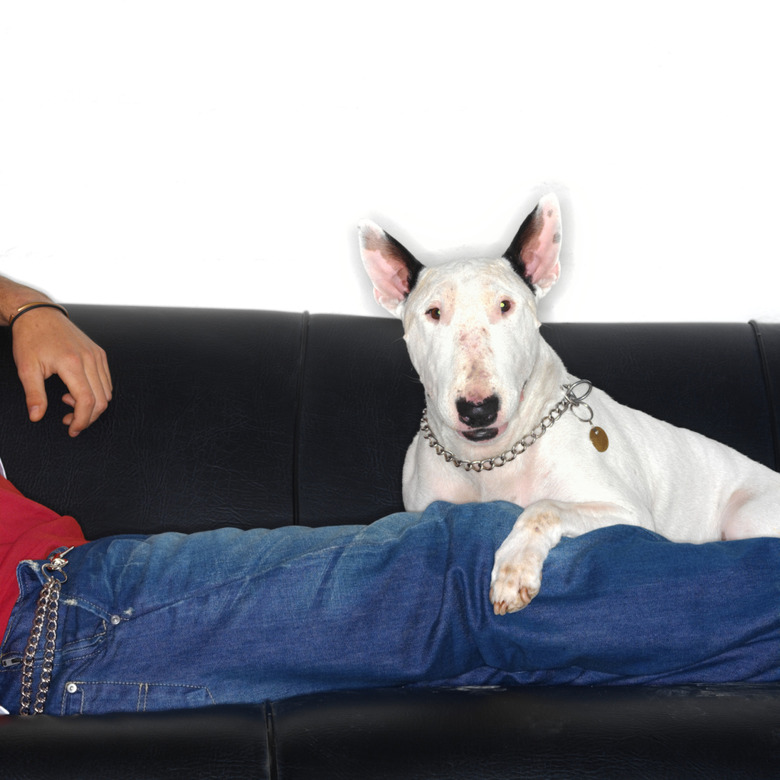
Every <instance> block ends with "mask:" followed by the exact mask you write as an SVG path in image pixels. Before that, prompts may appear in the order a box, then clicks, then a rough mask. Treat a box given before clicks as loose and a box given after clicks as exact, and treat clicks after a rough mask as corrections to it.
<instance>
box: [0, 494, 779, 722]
mask: <svg viewBox="0 0 780 780" xmlns="http://www.w3.org/2000/svg"><path fill="white" fill-rule="evenodd" d="M518 512H519V510H518V509H517V507H514V506H512V505H511V504H507V503H501V502H498V503H493V504H483V505H476V504H472V505H462V506H453V505H450V504H444V503H438V504H434V505H433V506H431V507H430V508H429V509H428V510H426V512H424V513H422V514H407V513H403V514H397V515H392V516H390V517H387V518H385V519H383V520H381V521H378V522H376V523H373V524H372V525H368V526H338V527H329V528H318V529H307V528H299V527H289V528H283V529H277V530H270V531H269V530H250V531H239V530H234V529H224V530H216V531H209V532H205V533H199V534H192V535H182V534H174V533H167V534H161V535H156V536H150V537H138V536H132V537H121V536H120V537H111V538H107V539H102V540H99V541H95V542H91V543H89V544H87V545H85V546H83V547H81V548H77V549H76V550H73V551H72V552H71V553H70V554H69V555H68V559H69V564H68V566H67V567H66V569H65V572H66V573H67V575H68V580H67V582H66V583H65V584H64V585H63V586H62V596H61V600H60V612H59V614H60V618H59V633H58V637H57V652H56V661H55V669H54V675H53V680H52V684H51V689H50V692H49V695H48V701H47V705H46V712H47V713H51V714H76V713H103V712H110V711H136V710H160V709H171V708H179V707H196V706H202V705H208V704H221V703H228V702H260V701H263V700H266V699H273V698H280V697H287V696H292V695H296V694H301V693H309V692H314V691H324V690H334V689H339V688H366V687H372V686H398V685H439V684H445V685H465V684H469V685H473V684H494V685H495V684H498V685H517V684H529V683H548V684H558V683H574V684H609V683H640V682H641V683H674V682H726V681H736V680H742V681H752V682H765V681H769V680H779V679H780V649H778V648H780V540H779V539H757V540H748V541H745V542H725V543H713V544H708V545H680V544H671V543H670V542H667V541H666V540H664V539H662V538H661V537H658V536H656V535H655V534H652V533H650V532H648V531H643V530H641V529H636V528H628V527H625V526H615V527H613V528H608V529H603V530H601V531H596V532H593V533H590V534H586V535H585V536H582V537H579V538H577V539H565V540H563V541H562V542H561V544H560V545H559V546H558V547H557V548H555V549H554V550H553V551H552V553H551V555H550V557H549V558H548V560H547V563H546V564H545V569H544V581H543V584H542V591H541V593H540V595H539V596H538V597H537V598H536V599H535V600H534V602H533V603H532V604H531V605H530V606H529V607H528V608H527V609H525V610H523V611H522V612H519V613H516V614H513V615H508V616H504V617H496V616H495V615H494V614H493V611H492V607H491V605H490V603H489V599H488V591H489V578H490V570H491V567H492V559H493V554H494V552H495V550H496V548H497V547H498V545H499V544H500V543H501V541H502V540H503V539H504V537H505V536H506V535H507V534H508V533H509V530H510V529H511V527H512V525H513V523H514V521H515V519H516V517H517V514H518ZM18 577H19V582H20V588H21V596H20V598H19V601H18V603H17V605H16V607H15V609H14V612H13V615H12V617H11V620H10V623H9V626H8V629H7V631H6V636H5V639H4V642H3V645H2V649H1V650H0V659H2V664H1V665H0V704H2V705H4V706H5V707H6V708H7V709H8V710H10V711H11V712H16V711H18V701H19V693H20V690H19V689H20V679H21V667H20V666H19V665H18V664H15V663H14V660H15V659H16V658H18V657H19V656H21V654H22V651H23V650H24V647H25V644H26V642H27V637H28V634H29V631H30V626H31V624H32V620H33V613H34V610H35V603H36V600H37V597H38V594H39V592H40V586H41V579H42V575H41V574H40V563H39V562H38V563H35V562H26V563H22V564H21V565H20V566H19V569H18ZM39 655H40V652H39ZM38 663H39V664H40V659H39V661H38ZM38 668H40V666H39V667H38ZM34 687H35V688H37V678H36V683H35V686H34Z"/></svg>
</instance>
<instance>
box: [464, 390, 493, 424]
mask: <svg viewBox="0 0 780 780" xmlns="http://www.w3.org/2000/svg"><path fill="white" fill-rule="evenodd" d="M498 405H499V404H498V396H497V395H491V396H488V397H487V398H484V399H483V400H482V401H479V402H478V403H474V402H473V401H467V400H466V399H465V398H459V399H458V400H457V401H456V402H455V407H456V409H457V410H458V417H459V418H460V421H461V422H462V423H465V424H466V425H468V426H469V428H486V427H487V426H488V425H492V424H493V423H494V422H495V421H496V417H498Z"/></svg>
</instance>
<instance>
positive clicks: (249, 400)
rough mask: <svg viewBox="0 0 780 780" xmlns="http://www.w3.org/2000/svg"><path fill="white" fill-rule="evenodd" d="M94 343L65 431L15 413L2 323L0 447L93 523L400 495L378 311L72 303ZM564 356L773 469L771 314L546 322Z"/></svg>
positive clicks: (304, 512)
mask: <svg viewBox="0 0 780 780" xmlns="http://www.w3.org/2000/svg"><path fill="white" fill-rule="evenodd" d="M70 309H71V314H72V316H73V319H74V320H75V321H76V322H77V323H78V324H79V325H80V326H81V327H83V328H84V330H85V331H86V332H88V333H89V334H90V335H91V336H92V337H93V338H94V339H95V340H96V341H97V342H98V343H100V344H101V345H102V346H103V347H105V348H106V350H107V352H108V353H109V361H110V364H111V370H112V374H113V378H114V382H115V399H114V402H113V403H112V404H111V406H110V408H109V410H108V411H107V412H106V413H105V414H104V415H103V417H102V418H101V419H100V420H99V421H98V422H97V423H96V424H95V425H93V426H92V427H91V428H89V429H88V430H87V431H85V432H84V433H82V435H81V436H80V437H78V438H77V439H76V440H71V439H69V438H68V436H67V434H66V431H65V429H64V426H63V425H62V424H61V422H60V419H61V417H62V416H63V414H64V412H65V408H64V407H63V406H62V405H61V403H60V402H59V398H60V396H61V395H62V392H63V389H62V386H61V384H60V383H59V380H57V379H53V380H50V382H49V396H50V411H49V414H48V415H47V416H46V418H45V420H44V421H43V422H41V423H37V424H32V423H30V422H29V421H28V420H27V418H26V410H25V407H24V399H23V395H22V391H21V385H20V383H19V382H18V379H17V378H16V375H15V371H14V367H13V362H12V357H11V350H10V337H9V333H8V329H7V328H6V329H0V406H1V408H2V414H1V415H0V457H2V459H3V461H4V463H5V465H6V469H7V471H8V474H9V477H10V478H11V480H12V481H13V482H15V484H17V486H18V487H19V488H20V489H21V490H22V491H23V492H25V493H26V494H28V495H29V496H31V497H33V498H35V499H36V500H38V501H41V502H42V503H44V504H47V505H49V506H51V507H53V508H54V509H56V510H58V511H60V512H62V513H68V514H73V515H74V516H75V517H77V518H78V519H79V521H80V522H81V523H82V525H83V527H84V528H85V532H86V534H87V536H88V537H97V536H104V535H107V534H112V533H155V532H159V531H163V530H181V531H196V530H202V529H206V528H212V527H218V526H225V525H232V526H237V527H243V528H246V527H252V526H264V527H276V526H280V525H285V524H291V523H300V524H303V525H325V524H333V523H362V522H370V521H371V520H374V519H376V518H378V517H381V516H383V515H385V514H387V513H389V512H393V511H398V510H400V509H402V503H401V467H402V463H403V458H404V453H405V450H406V447H407V446H408V444H409V442H410V441H411V439H412V436H413V435H414V433H415V431H416V429H417V426H418V424H419V419H420V413H421V411H422V406H423V393H422V388H421V386H420V384H419V382H418V381H417V379H416V375H415V373H414V371H413V369H412V367H411V365H410V363H409V359H408V356H407V354H406V347H405V344H404V341H403V339H402V333H401V327H400V324H399V323H398V322H397V321H396V320H393V319H390V318H381V317H376V318H375V317H354V316H346V315H313V316H309V315H307V314H291V313H279V312H261V311H236V310H208V309H206V310H203V309H174V308H170V309H169V308H146V307H110V306H71V307H70ZM543 334H544V336H545V338H546V339H547V340H548V341H549V342H550V343H551V344H552V346H553V347H554V348H555V349H556V350H557V351H558V352H559V354H560V355H561V357H562V358H563V360H564V362H565V363H566V365H567V367H568V368H569V370H570V371H571V372H572V373H574V374H575V375H578V376H581V377H584V378H587V379H590V380H592V381H593V382H594V384H596V385H598V386H599V387H601V388H602V389H604V390H606V391H607V392H609V393H610V394H611V395H613V396H614V397H615V398H616V399H617V400H619V401H621V402H623V403H627V404H629V405H632V406H635V407H637V408H640V409H643V410H644V411H647V412H649V413H650V414H653V415H655V416H657V417H662V418H664V419H667V420H669V421H670V422H673V423H675V424H677V425H683V426H685V427H689V428H692V429H694V430H698V431H700V432H702V433H705V434H707V435H709V436H712V437H713V438H716V439H719V440H720V441H723V442H725V443H727V444H730V445H731V446H734V447H736V448H737V449H740V450H742V451H743V452H745V453H746V454H748V455H749V456H751V457H753V458H755V459H757V460H759V461H761V462H763V463H765V464H767V465H770V466H772V467H775V466H776V464H777V463H778V455H777V449H778V445H777V442H778V440H780V430H779V429H778V419H777V414H776V408H777V407H780V325H760V326H757V325H755V324H752V325H751V324H707V325H699V324H683V325H674V324H633V325H614V324H612V325H594V324H587V325H573V324H555V325H549V326H544V327H543Z"/></svg>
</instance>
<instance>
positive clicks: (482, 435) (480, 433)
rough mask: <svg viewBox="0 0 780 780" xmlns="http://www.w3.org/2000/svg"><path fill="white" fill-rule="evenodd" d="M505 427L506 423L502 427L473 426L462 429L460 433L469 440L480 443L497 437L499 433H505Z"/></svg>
mask: <svg viewBox="0 0 780 780" xmlns="http://www.w3.org/2000/svg"><path fill="white" fill-rule="evenodd" d="M505 428H506V426H505V425H502V426H501V427H500V428H472V429H470V430H468V431H460V435H461V436H462V437H463V438H464V439H467V440H468V441H473V442H475V443H479V442H483V441H490V440H491V439H495V438H496V436H498V434H499V433H503V431H504V429H505Z"/></svg>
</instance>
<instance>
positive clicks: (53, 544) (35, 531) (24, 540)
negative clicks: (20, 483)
mask: <svg viewBox="0 0 780 780" xmlns="http://www.w3.org/2000/svg"><path fill="white" fill-rule="evenodd" d="M86 541H87V540H86V539H85V538H84V534H83V533H82V532H81V528H80V527H79V524H78V523H77V522H76V521H75V520H74V519H73V518H72V517H61V516H60V515H58V514H57V513H56V512H52V511H51V509H47V508H46V507H45V506H41V504H36V503H35V501H30V500H29V499H28V498H25V497H24V496H23V495H22V494H21V493H20V492H19V491H18V490H17V489H16V488H15V487H14V486H13V485H12V484H11V483H10V482H9V481H8V480H7V479H6V478H5V477H3V476H0V637H2V636H3V634H4V633H5V627H6V625H7V624H8V619H9V618H10V617H11V612H12V610H13V608H14V604H16V600H17V599H18V598H19V586H18V584H17V581H16V567H17V566H18V565H19V561H24V560H28V559H31V560H40V559H42V558H48V557H49V554H50V553H51V552H52V551H53V550H56V549H57V548H58V547H63V546H64V547H76V546H78V545H80V544H84V543H85V542H86Z"/></svg>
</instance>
